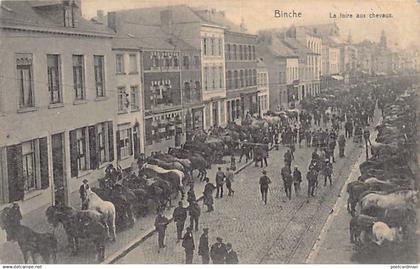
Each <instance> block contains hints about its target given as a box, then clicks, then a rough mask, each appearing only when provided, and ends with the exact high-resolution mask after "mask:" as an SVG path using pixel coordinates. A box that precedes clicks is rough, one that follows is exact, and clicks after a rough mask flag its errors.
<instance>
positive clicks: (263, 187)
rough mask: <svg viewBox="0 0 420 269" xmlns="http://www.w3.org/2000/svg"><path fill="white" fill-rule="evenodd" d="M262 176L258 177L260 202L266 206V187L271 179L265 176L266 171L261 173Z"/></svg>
mask: <svg viewBox="0 0 420 269" xmlns="http://www.w3.org/2000/svg"><path fill="white" fill-rule="evenodd" d="M262 173H263V175H262V177H260V190H261V196H262V200H263V201H264V203H265V204H267V194H268V185H269V184H270V183H271V179H270V178H269V177H268V176H267V171H265V170H263V171H262Z"/></svg>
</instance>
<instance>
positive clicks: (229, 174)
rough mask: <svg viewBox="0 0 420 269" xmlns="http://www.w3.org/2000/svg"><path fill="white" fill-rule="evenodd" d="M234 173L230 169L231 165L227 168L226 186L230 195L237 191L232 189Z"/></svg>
mask: <svg viewBox="0 0 420 269" xmlns="http://www.w3.org/2000/svg"><path fill="white" fill-rule="evenodd" d="M234 176H235V175H234V173H233V172H232V171H231V170H230V169H229V167H227V168H226V188H227V189H228V190H229V193H228V196H231V195H233V194H234V193H235V191H234V190H233V189H232V182H233V178H234Z"/></svg>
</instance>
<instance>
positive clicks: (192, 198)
mask: <svg viewBox="0 0 420 269" xmlns="http://www.w3.org/2000/svg"><path fill="white" fill-rule="evenodd" d="M194 201H197V198H196V196H195V192H194V183H191V184H190V189H189V190H188V192H187V202H188V203H189V202H194Z"/></svg>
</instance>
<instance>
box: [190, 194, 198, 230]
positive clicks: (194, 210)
mask: <svg viewBox="0 0 420 269" xmlns="http://www.w3.org/2000/svg"><path fill="white" fill-rule="evenodd" d="M188 212H189V213H190V227H191V229H193V228H194V223H195V231H198V220H199V219H200V214H201V209H200V206H199V205H198V203H197V202H196V201H193V202H190V205H189V206H188Z"/></svg>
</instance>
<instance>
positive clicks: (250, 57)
mask: <svg viewBox="0 0 420 269" xmlns="http://www.w3.org/2000/svg"><path fill="white" fill-rule="evenodd" d="M248 60H252V50H251V45H249V46H248Z"/></svg>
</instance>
